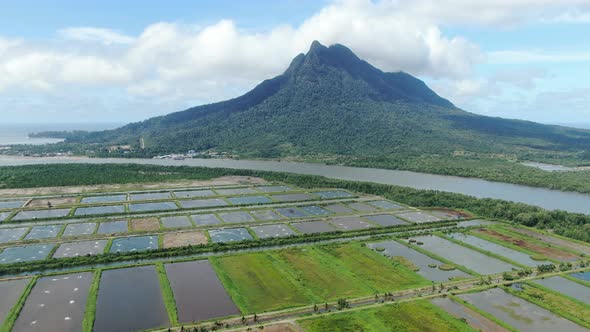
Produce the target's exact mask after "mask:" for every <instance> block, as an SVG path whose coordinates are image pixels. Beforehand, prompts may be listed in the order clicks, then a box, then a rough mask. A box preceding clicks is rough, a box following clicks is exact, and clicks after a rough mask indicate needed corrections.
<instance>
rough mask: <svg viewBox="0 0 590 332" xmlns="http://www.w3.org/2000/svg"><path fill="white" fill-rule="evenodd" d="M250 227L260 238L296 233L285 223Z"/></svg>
mask: <svg viewBox="0 0 590 332" xmlns="http://www.w3.org/2000/svg"><path fill="white" fill-rule="evenodd" d="M250 228H251V229H252V230H253V231H254V233H256V236H258V238H260V239H267V238H271V237H287V236H291V235H296V233H295V232H294V231H293V230H292V229H291V228H289V226H287V225H285V224H275V225H261V226H252V227H250Z"/></svg>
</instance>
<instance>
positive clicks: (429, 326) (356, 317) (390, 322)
mask: <svg viewBox="0 0 590 332" xmlns="http://www.w3.org/2000/svg"><path fill="white" fill-rule="evenodd" d="M298 323H299V324H300V325H301V326H302V327H303V329H304V330H305V331H307V332H323V331H355V332H356V331H416V332H423V331H432V332H444V331H453V332H455V331H474V330H473V329H472V328H471V327H470V326H469V325H467V324H466V323H465V322H463V321H461V320H459V319H457V318H455V317H453V316H451V315H449V314H448V313H447V312H445V311H444V310H442V309H440V308H439V307H437V306H435V305H433V304H431V303H430V302H428V301H425V300H419V301H412V302H404V303H399V304H398V303H395V304H388V305H384V306H380V307H377V308H371V309H362V310H354V311H350V310H345V311H343V312H341V313H335V314H328V315H322V316H319V317H313V318H308V319H303V320H300V321H299V322H298Z"/></svg>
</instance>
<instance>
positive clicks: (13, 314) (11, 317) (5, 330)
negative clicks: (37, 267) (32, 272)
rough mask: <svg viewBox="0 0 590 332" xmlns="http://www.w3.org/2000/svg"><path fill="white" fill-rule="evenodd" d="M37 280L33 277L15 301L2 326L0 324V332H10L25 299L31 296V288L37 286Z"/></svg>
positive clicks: (36, 277)
mask: <svg viewBox="0 0 590 332" xmlns="http://www.w3.org/2000/svg"><path fill="white" fill-rule="evenodd" d="M38 279H39V277H38V276H35V277H33V278H32V279H31V282H29V284H28V285H27V287H26V288H25V289H24V291H23V293H22V294H21V296H20V297H19V299H18V301H16V304H15V305H14V306H13V307H12V309H10V311H9V312H8V315H6V319H5V320H4V324H2V326H1V327H0V332H10V330H12V327H13V325H14V323H15V322H16V319H17V318H18V315H19V314H20V311H21V310H22V308H23V307H24V305H25V301H26V300H27V297H28V296H29V294H31V290H32V289H33V287H35V284H37V280H38Z"/></svg>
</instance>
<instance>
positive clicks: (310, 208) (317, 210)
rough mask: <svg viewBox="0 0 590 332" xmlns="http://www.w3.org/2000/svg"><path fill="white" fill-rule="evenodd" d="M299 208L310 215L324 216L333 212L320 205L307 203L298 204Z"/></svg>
mask: <svg viewBox="0 0 590 332" xmlns="http://www.w3.org/2000/svg"><path fill="white" fill-rule="evenodd" d="M299 208H300V209H301V210H303V211H305V213H307V214H309V215H312V216H325V215H328V214H333V212H331V211H328V210H326V209H324V208H322V207H319V206H317V205H307V206H300V207H299Z"/></svg>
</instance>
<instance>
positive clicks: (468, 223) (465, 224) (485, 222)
mask: <svg viewBox="0 0 590 332" xmlns="http://www.w3.org/2000/svg"><path fill="white" fill-rule="evenodd" d="M493 224H497V222H495V221H489V220H481V219H474V220H465V221H459V222H458V223H457V226H458V227H472V226H488V225H493Z"/></svg>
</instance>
